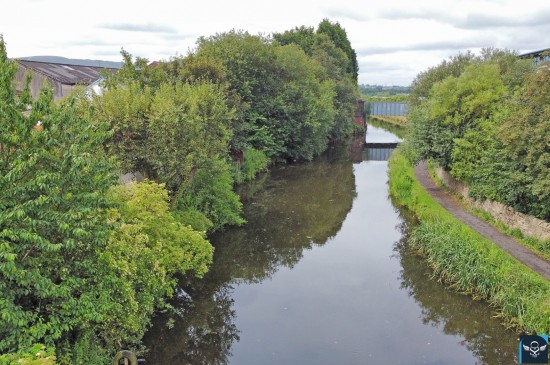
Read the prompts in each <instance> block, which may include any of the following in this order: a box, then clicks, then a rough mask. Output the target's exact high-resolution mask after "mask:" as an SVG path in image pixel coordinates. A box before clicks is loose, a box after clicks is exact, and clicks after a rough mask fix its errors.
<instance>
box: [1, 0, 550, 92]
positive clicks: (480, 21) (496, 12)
mask: <svg viewBox="0 0 550 365" xmlns="http://www.w3.org/2000/svg"><path fill="white" fill-rule="evenodd" d="M0 9H1V10H0V33H2V34H3V35H4V40H5V42H6V43H7V49H8V56H9V57H13V58H16V57H25V56H37V55H54V56H63V57H69V58H89V59H101V60H109V61H120V60H121V57H120V49H121V47H124V49H125V50H127V51H128V52H130V53H131V54H132V55H135V56H141V57H146V58H148V59H149V60H150V61H152V60H159V59H168V58H169V57H170V56H174V55H176V54H179V55H185V54H187V52H188V51H189V50H192V49H193V48H194V47H195V42H196V40H197V38H198V37H200V36H210V35H214V34H216V33H220V32H225V31H228V30H231V29H237V30H246V31H248V32H249V33H252V34H258V33H262V34H265V35H268V34H271V33H274V32H283V31H285V30H289V29H292V28H294V27H296V26H301V25H305V26H313V27H315V28H316V27H317V25H318V24H319V22H320V21H321V20H323V19H324V18H328V19H330V20H331V21H332V22H339V23H340V25H341V26H342V27H343V28H344V29H345V30H346V31H347V34H348V38H349V39H350V41H351V45H352V47H353V48H354V49H355V50H356V52H357V58H358V61H359V83H362V84H381V85H409V84H410V82H411V81H412V80H413V79H414V77H415V76H416V75H417V74H418V73H419V72H421V71H423V70H426V69H427V68H428V67H431V66H435V65H437V64H438V63H440V62H441V61H442V60H443V59H446V58H448V57H449V56H452V55H455V54H458V53H459V52H464V51H466V50H468V49H470V50H472V51H474V52H479V50H480V49H481V48H483V47H497V48H508V49H512V50H517V51H519V52H520V53H524V52H529V51H534V50H539V49H544V48H549V47H550V40H548V39H547V36H548V34H550V0H522V1H519V0H469V1H468V0H467V1H462V0H433V1H431V0H430V1H414V0H377V1H372V0H362V1H359V0H314V1H299V0H277V1H262V0H233V1H228V0H227V1H222V0H215V1H209V0H202V1H201V0H195V1H185V0H149V1H142V0H132V1H128V0H109V1H107V0H95V1H80V0H9V1H8V0H2V4H1V7H0Z"/></svg>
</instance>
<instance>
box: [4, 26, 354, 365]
mask: <svg viewBox="0 0 550 365" xmlns="http://www.w3.org/2000/svg"><path fill="white" fill-rule="evenodd" d="M122 56H123V61H124V65H123V67H122V68H121V69H120V71H119V72H118V73H117V74H116V75H106V79H105V83H104V86H105V87H106V89H105V92H104V93H103V95H100V96H98V95H96V96H93V97H91V98H89V97H87V96H86V94H85V93H84V92H83V91H81V92H77V93H75V94H74V95H72V96H71V97H69V98H67V99H66V100H64V101H63V102H61V103H60V104H58V105H55V104H54V103H53V96H52V91H51V89H50V88H48V87H45V88H44V89H43V90H42V92H41V95H40V97H39V98H38V99H37V100H32V99H31V97H30V92H29V87H28V86H29V83H30V79H27V81H28V82H27V87H26V89H25V90H24V91H23V93H22V95H16V94H15V91H14V88H13V85H12V81H13V79H14V75H15V73H16V70H17V67H16V65H15V63H14V62H13V61H11V60H10V59H8V57H7V52H6V48H5V43H4V41H3V39H2V38H1V37H0V125H1V126H2V128H0V318H2V325H1V326H0V353H4V354H5V355H0V364H4V363H7V364H9V363H12V362H21V361H26V360H27V359H31V360H33V361H40V363H42V364H53V363H56V362H57V363H59V364H76V363H85V364H106V363H109V362H110V359H111V357H112V356H113V354H114V352H115V351H117V350H119V349H121V348H137V347H138V346H139V343H140V340H141V338H142V336H143V334H144V332H145V330H146V329H147V327H148V325H149V323H150V318H151V316H152V314H153V312H154V311H156V310H159V309H161V308H162V309H167V308H169V305H168V304H167V302H166V298H168V297H170V296H172V295H173V292H174V288H175V285H176V277H178V276H181V275H186V274H194V275H196V276H199V277H200V276H202V275H204V273H205V272H206V271H207V270H208V265H209V264H210V263H211V260H212V252H213V249H212V246H211V245H210V243H209V242H208V240H207V236H206V234H207V232H211V231H213V230H216V229H220V228H222V227H224V226H227V225H238V224H242V223H243V222H244V221H243V219H242V218H241V215H240V213H241V209H242V208H241V207H242V206H241V202H240V201H239V198H238V196H237V195H236V194H235V193H234V192H233V186H234V184H235V183H236V182H240V181H243V180H245V179H250V178H253V177H254V175H255V174H256V172H257V171H259V170H261V169H265V168H266V167H267V166H268V165H269V164H270V163H272V162H284V161H288V160H310V159H312V158H314V157H315V156H317V155H319V154H320V153H322V152H323V151H324V150H325V149H326V147H327V144H328V142H329V141H330V140H334V139H340V138H344V137H345V136H347V135H348V134H350V133H351V132H353V130H354V128H355V127H354V124H353V123H352V116H353V113H354V109H355V105H356V100H357V98H358V92H357V85H356V81H357V71H358V69H357V60H356V56H355V51H354V50H353V49H352V48H351V45H350V43H349V40H348V39H347V35H346V33H345V31H344V29H343V28H342V27H341V26H340V25H339V24H338V23H332V22H330V21H329V20H326V19H325V20H323V21H322V22H321V23H320V24H319V27H318V29H317V30H314V29H313V28H307V27H300V28H295V29H293V30H290V31H287V32H284V33H281V34H273V35H272V36H270V37H264V36H256V35H251V34H249V33H247V32H242V31H230V32H227V33H222V34H217V35H215V36H212V37H207V38H200V39H199V40H198V42H197V48H196V50H195V51H193V52H191V53H190V54H188V55H187V56H180V57H174V58H172V59H170V60H168V61H163V62H159V63H157V64H156V66H155V67H152V66H153V65H151V66H149V65H148V60H146V59H143V58H136V59H134V58H133V57H132V56H131V55H130V54H129V53H128V52H126V51H124V50H123V51H122ZM29 105H30V106H31V107H32V108H31V109H30V112H29V111H28V109H29ZM37 125H39V127H37ZM232 155H233V156H238V158H237V159H236V160H237V161H234V160H235V159H233V158H232V157H231V156H232ZM125 172H133V173H137V172H139V173H141V174H142V175H143V176H145V177H146V180H145V181H144V182H141V183H137V184H136V183H132V184H129V185H128V186H123V185H120V184H119V183H118V182H117V179H118V176H119V175H121V174H123V173H125Z"/></svg>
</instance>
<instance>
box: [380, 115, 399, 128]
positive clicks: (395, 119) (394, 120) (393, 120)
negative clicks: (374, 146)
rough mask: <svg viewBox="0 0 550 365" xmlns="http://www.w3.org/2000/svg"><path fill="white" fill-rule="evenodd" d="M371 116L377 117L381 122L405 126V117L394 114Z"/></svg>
mask: <svg viewBox="0 0 550 365" xmlns="http://www.w3.org/2000/svg"><path fill="white" fill-rule="evenodd" d="M371 118H373V119H378V120H381V121H383V122H386V123H390V124H394V125H397V126H400V127H406V126H407V117H400V116H396V115H371Z"/></svg>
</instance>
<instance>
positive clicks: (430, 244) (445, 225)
mask: <svg viewBox="0 0 550 365" xmlns="http://www.w3.org/2000/svg"><path fill="white" fill-rule="evenodd" d="M400 150H401V148H398V150H397V151H396V152H394V153H393V155H392V157H391V159H390V162H389V164H390V169H389V184H390V194H391V195H392V196H393V197H395V198H396V200H397V201H398V202H399V204H402V205H403V206H405V207H407V208H408V209H410V210H411V211H413V212H414V214H415V215H416V217H417V218H418V220H419V224H418V225H417V226H415V227H413V228H412V231H411V236H410V237H411V238H410V240H409V244H410V245H411V247H413V248H414V249H415V250H416V251H417V252H418V253H419V254H421V255H423V256H424V257H426V259H427V261H428V263H429V264H430V266H431V267H432V268H433V269H434V275H435V276H437V277H439V278H441V279H442V280H443V281H445V282H446V283H447V284H448V285H450V287H451V288H453V289H455V290H457V291H460V292H464V293H467V294H470V295H472V296H473V297H474V298H478V299H481V298H482V299H486V300H488V301H489V303H491V304H493V305H494V306H495V308H496V309H497V311H498V315H499V316H501V317H502V318H503V320H504V322H505V323H506V324H508V325H510V326H513V327H515V328H516V329H518V330H525V331H537V332H539V333H541V332H542V333H544V332H546V331H547V330H548V318H549V316H550V297H549V296H548V293H550V283H549V282H548V281H547V280H546V279H544V278H543V277H542V276H540V275H539V274H537V273H535V272H533V271H532V270H531V269H529V268H527V267H525V266H524V265H522V264H521V263H519V262H518V261H517V260H515V259H514V258H513V257H511V256H510V255H509V254H508V253H506V252H505V251H503V250H502V249H500V248H499V247H497V246H496V245H494V244H493V243H492V242H491V241H489V240H488V239H486V238H484V237H483V236H481V235H480V234H478V233H477V232H475V231H474V230H472V229H471V228H469V227H467V226H465V225H464V224H462V223H461V222H460V221H458V220H457V219H456V218H454V217H453V216H452V215H450V213H448V212H447V211H446V210H444V209H443V208H442V207H441V206H439V204H437V202H436V201H435V200H434V199H433V198H432V197H431V196H430V195H429V194H428V193H427V192H426V191H425V190H424V189H423V188H422V186H420V184H419V183H418V182H417V181H416V179H415V177H414V171H413V166H412V164H411V163H410V161H408V160H407V158H406V157H405V156H404V155H403V154H402V152H401V151H400Z"/></svg>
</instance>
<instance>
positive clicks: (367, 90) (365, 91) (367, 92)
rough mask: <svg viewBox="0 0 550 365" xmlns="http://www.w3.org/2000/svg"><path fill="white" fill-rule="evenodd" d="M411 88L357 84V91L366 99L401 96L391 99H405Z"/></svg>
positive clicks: (386, 98)
mask: <svg viewBox="0 0 550 365" xmlns="http://www.w3.org/2000/svg"><path fill="white" fill-rule="evenodd" d="M410 90H411V87H410V86H396V85H393V86H384V85H370V84H366V85H365V84H360V85H359V92H360V93H361V95H363V96H364V97H366V98H367V99H376V98H380V99H381V100H382V99H385V100H388V99H392V100H393V98H394V97H402V98H401V99H400V100H393V101H402V100H406V96H407V95H408V94H409V92H410Z"/></svg>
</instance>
